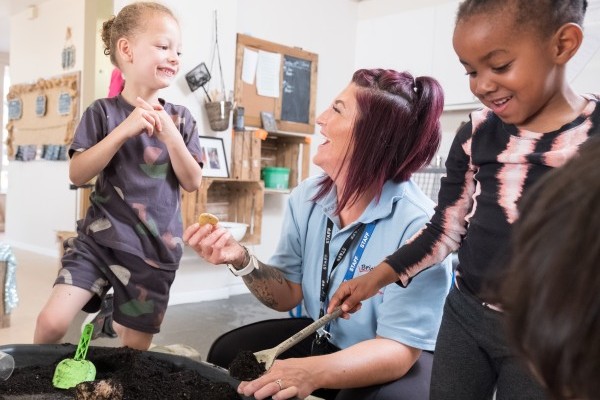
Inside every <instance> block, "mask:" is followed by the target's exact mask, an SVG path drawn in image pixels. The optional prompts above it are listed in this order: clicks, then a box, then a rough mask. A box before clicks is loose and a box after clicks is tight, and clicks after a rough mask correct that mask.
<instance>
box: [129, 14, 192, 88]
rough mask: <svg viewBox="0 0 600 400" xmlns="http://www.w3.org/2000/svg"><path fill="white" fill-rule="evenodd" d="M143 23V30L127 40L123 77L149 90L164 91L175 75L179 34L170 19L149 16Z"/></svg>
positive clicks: (175, 23) (179, 44) (179, 48)
mask: <svg viewBox="0 0 600 400" xmlns="http://www.w3.org/2000/svg"><path fill="white" fill-rule="evenodd" d="M148 17H149V18H147V20H146V21H144V26H145V29H144V30H143V31H141V32H140V33H138V34H137V35H136V36H135V37H133V38H131V40H130V42H131V52H132V59H131V63H128V65H127V67H128V70H126V71H124V72H125V78H126V80H127V82H128V84H129V83H130V81H131V80H132V79H133V80H135V81H136V82H137V84H138V85H140V86H142V87H148V88H149V89H151V90H158V89H162V88H165V87H167V86H169V85H170V84H171V82H172V81H173V79H174V77H175V75H176V74H177V72H179V55H180V52H181V32H180V30H179V25H178V24H177V21H175V20H174V19H173V18H172V17H171V16H169V15H167V14H163V13H151V14H149V15H148Z"/></svg>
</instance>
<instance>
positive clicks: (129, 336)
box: [113, 321, 154, 350]
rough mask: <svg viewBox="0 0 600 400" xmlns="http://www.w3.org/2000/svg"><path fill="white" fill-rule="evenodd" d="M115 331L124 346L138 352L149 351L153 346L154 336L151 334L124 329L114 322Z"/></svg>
mask: <svg viewBox="0 0 600 400" xmlns="http://www.w3.org/2000/svg"><path fill="white" fill-rule="evenodd" d="M113 329H114V330H115V332H117V335H118V336H119V339H120V340H121V343H122V344H123V346H127V347H131V348H132V349H138V350H148V349H149V348H150V345H151V344H152V338H153V337H154V335H153V334H151V333H146V332H140V331H136V330H134V329H131V328H127V327H124V326H123V325H120V324H118V323H117V322H115V321H113Z"/></svg>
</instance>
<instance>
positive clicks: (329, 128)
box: [313, 84, 359, 179]
mask: <svg viewBox="0 0 600 400" xmlns="http://www.w3.org/2000/svg"><path fill="white" fill-rule="evenodd" d="M358 90H359V88H358V87H357V86H356V85H354V84H350V85H348V86H347V87H346V89H344V91H342V92H341V93H340V94H339V95H338V96H337V97H336V99H335V100H334V101H333V103H332V104H331V106H330V107H329V108H327V109H326V110H325V111H323V112H322V113H321V115H319V117H318V118H317V124H318V125H319V126H320V127H321V130H320V132H321V134H322V135H323V136H324V137H325V141H324V142H323V143H322V144H320V145H319V147H318V149H317V153H316V154H315V156H314V158H313V162H314V163H315V165H318V166H319V167H321V168H322V169H323V171H325V173H326V174H327V175H329V177H331V178H332V179H335V178H337V177H338V176H343V175H340V172H341V171H342V169H343V165H344V160H345V159H346V158H347V157H350V156H351V155H352V148H351V144H352V132H353V128H354V121H355V120H356V118H357V116H358V103H357V101H356V93H357V91H358Z"/></svg>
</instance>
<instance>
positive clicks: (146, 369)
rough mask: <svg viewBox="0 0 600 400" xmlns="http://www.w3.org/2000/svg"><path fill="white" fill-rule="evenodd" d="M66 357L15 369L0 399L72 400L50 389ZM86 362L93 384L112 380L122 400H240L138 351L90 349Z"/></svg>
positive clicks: (229, 390) (1, 384) (221, 386)
mask: <svg viewBox="0 0 600 400" xmlns="http://www.w3.org/2000/svg"><path fill="white" fill-rule="evenodd" d="M69 357H74V355H70V356H69ZM69 357H60V358H59V359H57V360H56V361H55V362H54V363H52V364H50V365H46V366H30V367H22V368H17V369H15V371H14V372H13V374H12V376H11V377H10V378H9V379H8V380H7V381H0V398H3V399H10V398H24V397H21V396H18V395H37V394H42V393H57V394H58V395H57V396H56V397H54V398H65V395H67V396H68V398H75V388H72V389H67V390H62V389H56V388H54V387H53V386H52V377H53V376H54V369H55V368H56V365H57V364H58V363H59V362H60V361H61V360H62V359H64V358H69ZM87 359H88V360H90V361H91V362H92V363H93V364H94V365H95V366H96V380H101V379H104V380H112V381H114V382H118V383H120V384H121V385H122V386H123V399H125V400H129V399H131V400H140V399H144V400H154V399H156V400H159V399H160V400H164V399H206V400H229V399H236V400H238V399H240V398H241V397H240V396H239V395H238V394H237V392H236V391H235V389H234V388H233V387H231V385H229V384H228V383H226V382H216V381H211V380H209V379H207V378H204V377H203V376H202V375H201V374H200V372H198V371H194V370H191V369H186V368H182V367H178V366H176V365H175V364H173V363H171V362H168V361H164V360H160V359H158V358H154V357H152V356H143V355H142V352H140V351H137V350H132V349H129V348H123V347H122V348H111V347H98V348H94V349H92V348H90V351H89V352H88V355H87ZM7 395H8V396H7ZM29 398H34V397H33V396H32V397H29ZM35 398H38V397H37V396H36V397H35ZM44 398H49V397H44Z"/></svg>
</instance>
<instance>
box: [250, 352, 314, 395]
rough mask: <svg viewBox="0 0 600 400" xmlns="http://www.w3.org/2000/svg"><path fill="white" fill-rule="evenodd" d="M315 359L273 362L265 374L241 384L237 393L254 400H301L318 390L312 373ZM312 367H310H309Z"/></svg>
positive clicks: (291, 359)
mask: <svg viewBox="0 0 600 400" xmlns="http://www.w3.org/2000/svg"><path fill="white" fill-rule="evenodd" d="M314 363H315V357H307V358H288V359H286V360H275V362H274V363H273V366H272V367H271V368H270V369H269V371H267V373H266V374H264V375H263V376H261V377H260V378H258V379H255V380H253V381H251V382H242V383H240V385H239V386H238V393H240V394H243V395H244V396H254V397H255V398H256V399H258V400H260V399H268V398H270V397H271V396H272V398H273V399H275V400H281V399H291V398H294V397H299V398H301V399H303V398H305V397H307V396H309V395H310V394H311V393H312V392H313V391H315V390H316V389H318V388H319V387H318V384H317V383H316V380H315V376H314V372H315V368H314V365H313V364H314ZM311 366H312V367H311Z"/></svg>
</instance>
